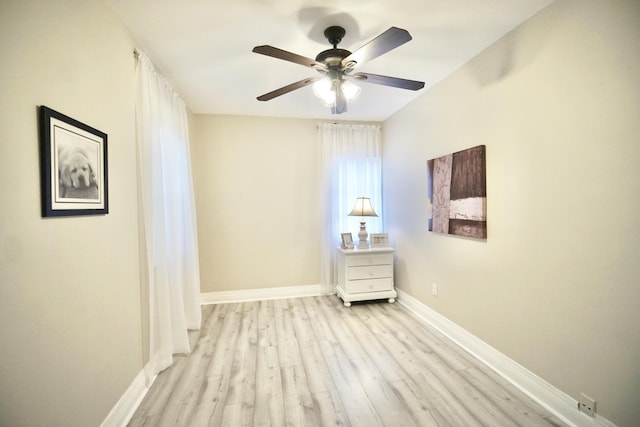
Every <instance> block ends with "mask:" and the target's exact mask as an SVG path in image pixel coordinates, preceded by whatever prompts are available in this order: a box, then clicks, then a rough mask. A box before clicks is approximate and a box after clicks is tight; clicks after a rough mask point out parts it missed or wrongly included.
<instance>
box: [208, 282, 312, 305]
mask: <svg viewBox="0 0 640 427" xmlns="http://www.w3.org/2000/svg"><path fill="white" fill-rule="evenodd" d="M319 295H324V293H323V292H322V287H321V286H320V285H303V286H283V287H279V288H261V289H241V290H237V291H217V292H203V293H202V294H201V300H202V305H206V304H221V303H228V302H243V301H259V300H268V299H281V298H299V297H314V296H319Z"/></svg>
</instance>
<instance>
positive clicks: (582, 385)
mask: <svg viewBox="0 0 640 427" xmlns="http://www.w3.org/2000/svg"><path fill="white" fill-rule="evenodd" d="M638 23H640V3H639V2H637V1H635V0H627V1H609V2H602V1H597V0H590V1H573V0H571V1H564V0H558V1H556V2H555V3H553V4H552V5H551V6H549V7H548V8H547V9H545V10H543V11H542V12H541V13H539V14H538V15H536V16H535V17H533V18H532V19H531V20H530V21H528V22H527V23H525V24H524V25H523V26H521V27H519V28H517V29H516V30H515V31H514V32H512V33H511V34H508V35H507V36H505V37H504V38H503V39H501V40H500V41H499V42H497V43H496V44H495V45H494V46H492V47H491V48H489V49H488V50H487V51H485V52H483V53H482V54H480V55H479V56H478V57H476V58H475V59H474V60H472V61H471V62H470V63H468V64H466V65H465V66H463V67H462V68H461V69H459V70H458V71H457V72H456V73H455V74H454V75H452V76H450V77H449V78H447V79H446V80H444V81H443V82H441V83H440V84H438V85H437V86H435V87H433V88H432V89H430V90H429V91H427V92H426V93H425V94H424V95H423V96H422V97H420V98H419V99H418V100H417V101H415V102H413V103H412V104H411V105H410V106H408V107H407V108H405V109H404V110H402V111H401V112H399V113H398V114H396V115H395V116H393V117H392V118H390V119H389V120H387V121H386V122H385V127H384V130H385V131H384V164H383V175H384V188H383V191H384V200H385V213H386V228H387V230H388V231H389V233H390V236H391V238H392V240H393V243H394V244H395V245H396V247H397V257H398V268H397V271H396V274H397V285H398V286H399V287H400V288H402V289H403V290H405V291H407V292H408V293H409V294H411V295H413V296H414V297H416V298H418V299H420V300H421V301H423V302H424V303H425V304H427V305H429V306H430V307H432V308H434V309H435V310H437V311H439V312H440V313H441V314H443V315H444V316H446V317H447V318H449V319H451V320H452V321H454V322H456V323H457V324H459V325H461V326H462V327H464V328H465V329H467V330H468V331H470V332H472V333H473V334H474V335H476V336H478V337H479V338H481V339H483V340H484V341H486V342H487V343H489V344H490V345H492V346H494V347H495V348H497V349H498V350H500V351H502V352H503V353H505V354H507V355H508V356H510V357H511V358H513V359H515V360H516V361H517V362H519V363H521V364H522V365H524V366H525V367H526V368H528V369H530V370H531V371H533V372H534V373H536V374H538V375H540V376H541V377H542V378H544V379H546V380H547V381H549V382H550V383H552V384H553V385H555V386H556V387H558V388H560V389H561V390H563V391H564V392H566V393H567V394H569V395H571V396H572V397H574V398H576V399H577V398H578V397H579V395H580V393H581V392H584V393H586V394H588V395H590V396H591V397H593V398H595V399H596V400H597V402H598V413H600V414H601V415H603V416H604V417H606V418H608V419H610V420H611V421H613V422H615V423H618V425H620V426H632V425H638V424H637V423H638V420H640V406H639V405H638V402H639V396H640V365H639V361H640V328H639V327H638V326H639V325H640V310H638V304H639V302H640V262H639V261H638V259H639V258H638V256H639V255H638V254H639V253H640V227H638V219H639V218H640V199H639V197H640V176H639V172H638V170H639V169H638V168H639V166H638V165H639V164H640V119H639V118H640V91H639V89H638V88H639V86H638V75H640V25H638ZM479 144H486V146H487V169H488V171H487V193H488V239H487V240H486V241H478V240H472V239H464V238H456V237H450V236H446V235H439V234H433V233H429V232H428V231H427V227H426V214H425V211H426V164H425V162H426V160H427V159H430V158H434V157H437V156H440V155H443V154H447V153H451V152H454V151H457V150H460V149H464V148H468V147H472V146H475V145H479ZM432 283H437V284H438V285H439V290H440V292H439V296H438V297H434V296H432V295H431V284H432Z"/></svg>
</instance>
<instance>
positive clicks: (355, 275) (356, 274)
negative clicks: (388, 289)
mask: <svg viewBox="0 0 640 427" xmlns="http://www.w3.org/2000/svg"><path fill="white" fill-rule="evenodd" d="M382 277H385V278H386V277H393V265H391V264H387V265H365V266H361V267H348V271H347V280H360V279H378V278H382Z"/></svg>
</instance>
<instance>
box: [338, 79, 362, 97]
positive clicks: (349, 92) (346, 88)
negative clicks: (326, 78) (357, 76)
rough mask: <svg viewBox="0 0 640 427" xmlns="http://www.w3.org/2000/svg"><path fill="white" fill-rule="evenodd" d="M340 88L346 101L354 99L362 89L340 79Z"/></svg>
mask: <svg viewBox="0 0 640 427" xmlns="http://www.w3.org/2000/svg"><path fill="white" fill-rule="evenodd" d="M340 88H341V89H342V93H343V94H344V97H345V98H346V99H347V101H353V100H354V99H356V98H357V97H358V95H360V91H361V90H362V89H360V86H358V85H354V84H353V83H351V82H350V81H347V80H343V81H342V85H341V86H340Z"/></svg>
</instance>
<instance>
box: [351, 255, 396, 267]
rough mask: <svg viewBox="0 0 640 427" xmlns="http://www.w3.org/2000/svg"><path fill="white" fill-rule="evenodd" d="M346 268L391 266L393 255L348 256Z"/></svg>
mask: <svg viewBox="0 0 640 427" xmlns="http://www.w3.org/2000/svg"><path fill="white" fill-rule="evenodd" d="M346 262H347V266H358V265H378V264H393V254H375V255H374V254H370V255H369V254H366V255H358V256H348V257H347V259H346Z"/></svg>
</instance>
